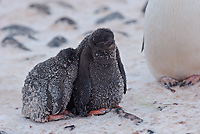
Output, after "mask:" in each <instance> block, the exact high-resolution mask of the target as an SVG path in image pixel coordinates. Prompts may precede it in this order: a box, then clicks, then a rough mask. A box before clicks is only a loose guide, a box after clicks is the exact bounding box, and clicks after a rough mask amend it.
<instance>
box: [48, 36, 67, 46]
mask: <svg viewBox="0 0 200 134" xmlns="http://www.w3.org/2000/svg"><path fill="white" fill-rule="evenodd" d="M64 43H67V39H65V38H64V37H62V36H56V37H54V38H53V40H51V41H50V42H49V43H48V44H47V46H49V47H60V46H62V45H63V44H64Z"/></svg>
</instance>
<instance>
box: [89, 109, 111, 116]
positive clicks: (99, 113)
mask: <svg viewBox="0 0 200 134" xmlns="http://www.w3.org/2000/svg"><path fill="white" fill-rule="evenodd" d="M106 112H107V110H106V109H105V108H101V109H97V110H92V111H90V112H89V113H88V114H87V116H92V115H103V114H105V113H106Z"/></svg>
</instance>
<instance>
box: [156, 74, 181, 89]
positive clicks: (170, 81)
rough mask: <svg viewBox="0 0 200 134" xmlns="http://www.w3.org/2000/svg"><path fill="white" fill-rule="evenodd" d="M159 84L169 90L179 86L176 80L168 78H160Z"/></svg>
mask: <svg viewBox="0 0 200 134" xmlns="http://www.w3.org/2000/svg"><path fill="white" fill-rule="evenodd" d="M160 82H161V84H162V85H163V86H165V87H166V88H171V87H173V86H177V85H178V84H179V82H178V80H176V79H174V78H171V77H168V76H164V77H162V78H161V80H160Z"/></svg>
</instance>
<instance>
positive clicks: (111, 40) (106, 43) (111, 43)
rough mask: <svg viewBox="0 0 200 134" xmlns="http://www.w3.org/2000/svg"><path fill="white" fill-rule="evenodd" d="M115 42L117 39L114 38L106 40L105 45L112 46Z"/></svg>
mask: <svg viewBox="0 0 200 134" xmlns="http://www.w3.org/2000/svg"><path fill="white" fill-rule="evenodd" d="M114 43H115V40H114V39H110V40H108V41H106V42H105V43H104V45H106V46H109V47H110V46H111V45H113V44H114Z"/></svg>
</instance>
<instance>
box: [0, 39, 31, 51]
mask: <svg viewBox="0 0 200 134" xmlns="http://www.w3.org/2000/svg"><path fill="white" fill-rule="evenodd" d="M1 43H2V46H3V47H5V46H8V45H11V46H14V47H16V48H20V49H22V50H25V51H31V50H30V49H28V48H27V47H25V46H24V45H23V44H22V43H20V42H18V41H17V40H16V39H14V38H13V37H12V36H7V37H6V38H4V39H3V40H2V42H1Z"/></svg>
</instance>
